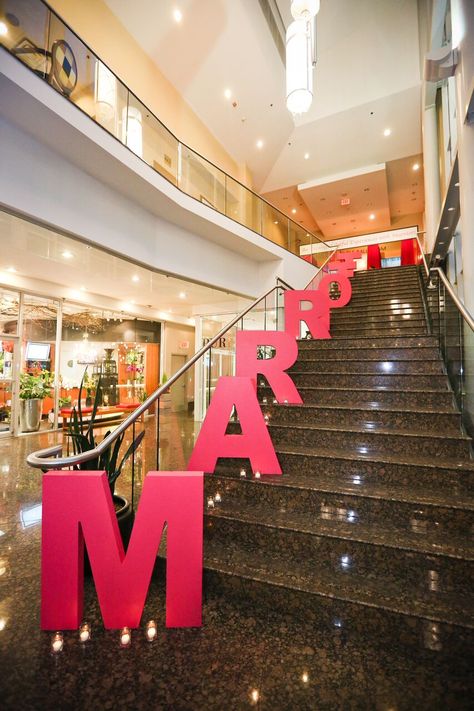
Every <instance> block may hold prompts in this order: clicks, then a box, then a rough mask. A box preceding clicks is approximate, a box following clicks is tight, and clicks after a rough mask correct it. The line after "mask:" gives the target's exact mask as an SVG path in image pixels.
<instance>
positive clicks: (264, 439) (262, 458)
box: [188, 377, 281, 474]
mask: <svg viewBox="0 0 474 711" xmlns="http://www.w3.org/2000/svg"><path fill="white" fill-rule="evenodd" d="M234 405H235V408H236V410H237V413H238V415H239V420H240V426H241V428H242V434H226V433H225V431H226V429H227V424H228V422H229V419H230V415H231V412H232V408H233V406H234ZM219 457H239V458H246V459H250V463H251V465H252V471H253V472H255V471H257V470H258V471H260V473H261V474H281V468H280V465H279V463H278V459H277V457H276V454H275V449H274V448H273V444H272V441H271V439H270V435H269V434H268V429H267V426H266V424H265V420H264V419H263V415H262V411H261V410H260V405H259V404H258V400H257V394H256V392H255V382H254V381H252V380H251V378H233V377H221V378H219V381H218V383H217V387H216V389H215V392H214V395H213V396H212V400H211V404H210V405H209V407H208V409H207V413H206V417H205V418H204V422H203V423H202V427H201V431H200V432H199V436H198V438H197V441H196V444H195V445H194V450H193V453H192V455H191V459H190V460H189V464H188V469H196V467H199V469H200V470H203V471H205V472H214V471H215V468H216V464H217V460H218V458H219Z"/></svg>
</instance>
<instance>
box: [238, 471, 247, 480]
mask: <svg viewBox="0 0 474 711" xmlns="http://www.w3.org/2000/svg"><path fill="white" fill-rule="evenodd" d="M240 476H241V477H242V479H245V477H246V476H247V472H246V471H245V469H241V470H240Z"/></svg>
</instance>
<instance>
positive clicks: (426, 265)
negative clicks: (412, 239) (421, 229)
mask: <svg viewBox="0 0 474 711" xmlns="http://www.w3.org/2000/svg"><path fill="white" fill-rule="evenodd" d="M416 241H417V242H418V247H419V248H420V253H421V258H422V260H423V266H424V268H425V273H426V276H427V277H429V276H430V269H429V267H428V262H427V261H426V257H425V253H424V251H423V247H422V246H421V242H420V238H419V237H418V233H417V234H416Z"/></svg>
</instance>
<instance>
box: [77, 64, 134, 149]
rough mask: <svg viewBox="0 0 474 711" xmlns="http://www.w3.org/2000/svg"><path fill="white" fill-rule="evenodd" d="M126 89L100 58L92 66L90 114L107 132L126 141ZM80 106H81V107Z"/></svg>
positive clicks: (123, 141)
mask: <svg viewBox="0 0 474 711" xmlns="http://www.w3.org/2000/svg"><path fill="white" fill-rule="evenodd" d="M127 102H128V89H127V87H126V86H125V84H122V82H120V81H119V80H118V79H117V77H116V76H115V75H114V74H113V73H112V72H111V71H110V69H109V68H108V67H106V65H105V64H103V63H102V62H101V61H100V60H96V63H95V68H94V101H93V105H92V106H91V108H92V110H93V112H94V113H93V114H92V113H91V114H90V115H91V116H92V118H94V119H95V120H96V121H97V123H100V125H101V126H103V128H105V129H106V130H107V131H108V132H109V133H111V134H112V135H113V136H115V137H116V138H118V139H119V141H121V142H122V143H125V142H126V119H127ZM81 108H82V107H81Z"/></svg>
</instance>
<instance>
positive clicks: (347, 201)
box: [341, 198, 351, 207]
mask: <svg viewBox="0 0 474 711" xmlns="http://www.w3.org/2000/svg"><path fill="white" fill-rule="evenodd" d="M350 204H351V199H350V198H341V205H342V206H343V207H344V205H350Z"/></svg>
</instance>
